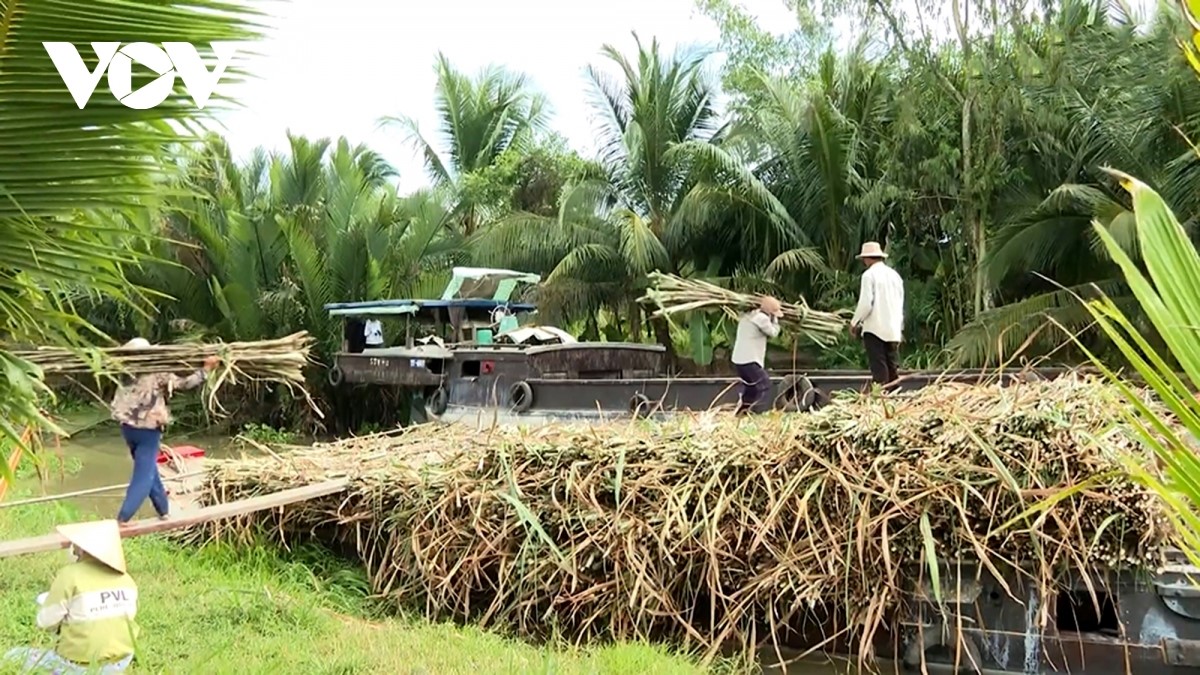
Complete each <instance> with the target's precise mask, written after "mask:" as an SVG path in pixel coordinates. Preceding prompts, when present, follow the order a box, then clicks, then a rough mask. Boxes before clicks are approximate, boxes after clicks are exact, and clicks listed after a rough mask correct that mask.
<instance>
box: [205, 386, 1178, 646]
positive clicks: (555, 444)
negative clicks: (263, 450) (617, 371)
mask: <svg viewBox="0 0 1200 675" xmlns="http://www.w3.org/2000/svg"><path fill="white" fill-rule="evenodd" d="M1118 400H1119V399H1118V398H1117V397H1116V395H1115V394H1114V392H1113V391H1112V390H1111V389H1110V388H1109V387H1108V386H1107V385H1105V384H1103V383H1100V382H1097V381H1093V380H1089V379H1085V378H1080V377H1074V376H1066V377H1063V378H1060V379H1057V380H1054V381H1049V382H1045V381H1043V382H1032V383H1021V384H1014V385H1011V386H1008V387H1004V388H1002V387H999V386H993V385H985V386H976V387H970V386H959V385H935V386H930V387H927V388H925V389H923V390H921V391H919V392H916V393H914V394H906V395H899V396H889V397H886V398H883V399H881V398H878V397H870V396H863V395H847V396H846V397H844V398H839V399H837V400H835V401H834V402H833V403H832V404H831V405H829V406H827V407H826V408H824V409H822V410H821V411H819V412H817V413H812V414H799V415H786V414H782V415H775V414H772V415H769V416H763V417H760V418H749V419H747V418H733V417H731V416H722V415H717V414H714V413H706V414H704V415H700V416H697V417H678V418H676V419H674V420H672V421H669V422H666V423H649V422H637V423H610V424H607V425H596V426H585V425H578V426H547V427H543V428H540V429H537V430H533V431H526V430H522V429H512V428H501V429H496V430H494V431H491V432H489V433H483V434H481V433H478V432H476V431H474V430H470V429H462V430H459V428H458V427H455V426H449V427H444V426H433V425H430V426H425V427H416V428H413V429H410V430H406V431H401V432H394V433H388V434H380V435H375V436H370V437H364V438H359V439H351V440H347V441H342V442H337V443H330V444H322V445H318V446H314V447H312V448H291V449H286V448H280V449H279V450H278V451H277V452H276V453H274V454H273V455H272V456H271V457H269V458H263V459H252V460H241V461H228V462H215V463H214V465H213V466H212V467H211V470H210V473H209V475H208V477H207V481H208V483H207V490H208V495H207V497H206V501H208V502H217V501H226V500H230V499H235V498H246V497H250V496H254V495H258V494H264V493H269V492H274V491H277V490H280V489H283V488H289V487H296V486H298V485H303V484H307V483H315V482H319V481H322V480H326V479H329V478H334V477H349V478H350V480H351V490H350V493H349V494H339V495H333V496H330V497H327V498H322V499H318V500H313V501H310V502H305V503H302V504H296V505H293V506H287V507H283V508H281V509H276V510H272V511H270V512H260V513H259V514H257V515H255V516H251V517H247V518H244V519H240V520H238V521H233V522H230V521H226V522H225V523H224V524H223V525H210V526H208V527H210V528H218V527H223V528H227V529H223V530H220V531H217V530H214V529H210V530H206V531H200V532H195V533H193V535H194V536H195V535H200V536H213V535H217V534H220V535H222V536H224V535H226V534H238V535H246V536H249V535H260V534H265V535H266V536H268V537H276V538H279V537H287V538H289V539H290V538H293V537H295V538H304V537H311V536H318V535H314V534H313V533H320V535H319V536H321V537H323V538H325V539H326V540H327V543H330V544H334V545H337V546H341V547H344V548H346V549H348V550H352V551H357V553H358V555H360V556H361V558H362V560H363V562H364V564H365V565H366V566H367V568H368V571H369V573H370V576H371V580H372V583H373V585H374V588H375V590H376V591H377V592H378V593H380V594H381V595H382V596H384V597H389V598H392V599H394V600H395V601H396V602H398V603H400V604H403V605H405V606H407V607H410V608H415V609H417V610H419V611H420V610H423V611H425V612H427V613H428V615H429V616H430V617H431V618H443V617H452V618H456V619H463V620H472V619H473V620H478V621H482V622H484V623H493V624H499V625H501V626H502V627H503V628H504V629H506V630H513V631H516V632H518V633H524V634H528V635H534V636H538V635H543V634H544V633H545V631H546V630H547V628H548V627H553V630H555V631H558V632H560V633H562V634H565V635H567V636H569V637H571V638H575V639H586V638H588V637H597V636H599V637H604V638H618V639H647V638H653V639H661V638H664V637H669V638H677V639H680V640H681V641H684V642H687V641H691V642H693V643H699V644H700V645H701V646H704V647H707V648H709V649H711V650H716V649H719V648H720V647H721V646H722V645H723V644H726V643H727V642H728V641H729V640H740V641H741V642H742V644H743V645H744V646H745V647H746V648H747V649H752V648H755V647H758V646H760V645H759V644H757V643H762V642H772V641H779V642H783V641H784V640H788V639H790V638H791V637H792V635H788V631H789V629H792V628H796V626H798V625H800V624H801V622H803V621H805V620H808V619H811V618H812V616H813V613H814V612H815V611H817V609H820V610H821V611H823V612H824V615H823V616H824V617H825V619H826V620H827V621H831V622H832V623H833V624H834V625H835V627H834V628H833V630H835V631H836V630H840V629H841V628H845V629H846V630H847V631H857V635H858V638H859V639H860V640H861V642H860V644H861V645H864V646H866V647H869V646H870V645H871V644H872V641H873V639H874V638H877V637H879V636H882V635H885V634H888V633H889V631H882V630H881V629H884V628H887V629H893V628H896V626H895V625H893V624H892V623H891V622H894V621H897V620H898V619H899V617H904V616H907V615H908V614H907V612H908V611H910V610H911V609H912V608H911V606H910V604H909V603H912V602H916V600H915V599H914V597H915V595H914V594H915V593H917V592H918V591H917V590H916V589H915V587H916V586H918V585H919V582H920V580H921V579H922V578H926V579H928V578H931V576H932V575H931V573H930V570H932V569H935V568H936V569H939V570H940V574H941V580H942V583H943V586H946V585H948V586H949V588H950V589H951V592H953V588H954V585H955V583H954V581H953V577H952V575H953V574H954V570H955V569H957V567H956V564H955V561H965V562H966V563H968V564H969V563H971V562H972V561H975V562H980V563H982V565H983V568H984V569H985V570H987V571H988V572H991V573H995V574H1000V575H1002V576H1004V577H1005V578H1006V579H1007V581H1006V582H1005V584H1004V585H1003V586H1002V587H1003V588H1012V589H1022V590H1020V594H1021V597H1019V598H1017V599H1016V601H1017V602H1026V601H1027V600H1028V598H1027V596H1025V595H1024V593H1025V591H1024V590H1023V589H1024V588H1026V587H1028V588H1032V589H1034V590H1036V591H1037V592H1038V593H1040V594H1041V597H1040V601H1041V604H1040V605H1038V606H1047V605H1046V604H1045V603H1046V602H1048V601H1052V600H1053V597H1054V595H1055V594H1056V593H1057V591H1058V589H1059V588H1060V587H1061V584H1064V583H1066V580H1067V579H1069V578H1071V575H1072V574H1082V575H1084V576H1085V579H1086V578H1087V577H1089V576H1090V577H1092V578H1091V579H1090V580H1088V583H1096V584H1098V583H1100V582H1099V580H1098V579H1096V578H1095V576H1096V575H1098V574H1102V573H1104V572H1105V571H1106V570H1108V569H1111V568H1114V567H1130V566H1132V567H1141V568H1144V567H1147V566H1149V567H1153V566H1155V565H1157V564H1159V562H1160V558H1159V554H1160V547H1161V545H1162V544H1163V542H1164V541H1165V540H1166V538H1167V537H1168V535H1169V532H1168V526H1167V525H1166V520H1165V519H1164V517H1163V515H1162V514H1161V512H1160V511H1159V506H1158V501H1157V500H1156V499H1155V497H1154V496H1153V495H1152V494H1150V493H1149V492H1147V491H1146V490H1143V489H1142V488H1140V487H1139V486H1138V485H1136V484H1135V483H1133V482H1131V481H1130V480H1129V479H1127V478H1126V477H1125V472H1124V471H1123V470H1122V464H1121V461H1122V460H1121V456H1127V457H1128V456H1134V457H1138V458H1141V457H1143V456H1144V453H1143V452H1142V450H1141V447H1140V446H1139V445H1138V444H1137V442H1136V441H1135V440H1134V438H1133V436H1132V435H1131V434H1129V433H1127V432H1126V429H1125V428H1124V427H1123V426H1122V422H1123V420H1122V417H1121V415H1122V413H1121V407H1120V405H1119V404H1118V403H1117V401H1118ZM1048 498H1049V500H1048V501H1047V499H1048ZM1039 503H1040V505H1039ZM230 530H232V532H231V531H230ZM931 560H936V561H938V564H937V565H936V566H935V565H931V564H930V561H931ZM1014 577H1019V579H1016V580H1014ZM970 581H971V579H963V582H964V583H969V582H970ZM944 592H945V591H944ZM1014 592H1016V590H1014ZM832 607H836V608H837V609H831V608H832ZM764 626H769V627H770V630H769V631H763V630H762V628H763V627H764ZM838 626H840V627H841V628H837V627H838ZM975 627H976V628H982V629H986V628H987V626H975ZM863 653H864V656H869V655H870V650H869V648H866V649H864V652H863Z"/></svg>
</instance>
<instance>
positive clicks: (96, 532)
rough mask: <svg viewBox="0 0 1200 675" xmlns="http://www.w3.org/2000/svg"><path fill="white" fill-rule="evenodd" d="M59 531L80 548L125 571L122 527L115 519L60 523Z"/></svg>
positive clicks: (112, 566)
mask: <svg viewBox="0 0 1200 675" xmlns="http://www.w3.org/2000/svg"><path fill="white" fill-rule="evenodd" d="M57 529H58V533H59V534H61V535H62V536H64V537H66V538H67V541H69V542H71V543H72V544H74V545H75V546H76V548H78V549H79V550H81V551H83V552H84V553H87V554H88V555H90V556H92V557H93V558H95V559H96V560H99V561H100V562H102V563H104V564H105V565H108V566H109V567H111V568H113V569H114V570H116V571H118V572H121V573H124V572H125V551H124V550H123V549H122V548H121V529H120V526H118V525H117V521H115V520H98V521H95V522H91V523H71V524H69V525H59V526H58V528H57Z"/></svg>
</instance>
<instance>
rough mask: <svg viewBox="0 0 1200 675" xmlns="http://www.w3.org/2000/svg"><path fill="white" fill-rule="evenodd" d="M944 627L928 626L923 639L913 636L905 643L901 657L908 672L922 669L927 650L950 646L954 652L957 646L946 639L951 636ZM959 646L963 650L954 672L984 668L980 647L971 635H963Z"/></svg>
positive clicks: (923, 632) (937, 625)
mask: <svg viewBox="0 0 1200 675" xmlns="http://www.w3.org/2000/svg"><path fill="white" fill-rule="evenodd" d="M942 632H943V631H942V629H941V626H940V625H939V624H935V625H934V626H927V627H926V629H925V630H924V631H922V635H921V637H922V638H924V639H921V638H919V637H917V636H913V638H912V640H911V641H910V642H909V643H908V644H907V645H905V648H904V652H903V656H902V657H901V660H900V663H901V667H902V668H903V669H904V670H905V671H908V672H913V671H919V670H920V669H921V661H922V657H923V656H924V654H925V652H928V651H929V650H930V649H933V648H934V647H949V648H950V653H951V654H954V652H955V648H954V646H953V645H952V644H951V641H950V640H948V639H946V638H947V637H949V636H945V635H943V634H942ZM959 639H960V643H959V646H960V647H961V649H962V651H961V652H959V658H958V670H957V671H953V669H952V668H951V669H950V670H952V671H953V672H958V673H963V674H965V673H977V672H979V671H980V670H981V669H982V668H983V659H982V658H981V657H980V654H979V648H978V647H976V646H975V641H974V640H972V639H971V638H970V636H967V635H963V636H961V637H960V638H959Z"/></svg>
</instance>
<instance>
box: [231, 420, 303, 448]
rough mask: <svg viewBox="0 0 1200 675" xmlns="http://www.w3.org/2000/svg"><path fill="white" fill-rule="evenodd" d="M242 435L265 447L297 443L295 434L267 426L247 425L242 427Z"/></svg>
mask: <svg viewBox="0 0 1200 675" xmlns="http://www.w3.org/2000/svg"><path fill="white" fill-rule="evenodd" d="M240 435H242V436H245V437H246V438H248V439H250V440H251V441H254V442H255V443H261V444H263V445H287V444H289V443H294V442H295V441H296V434H295V433H294V432H291V431H287V430H283V429H276V428H275V427H271V426H267V425H266V424H255V423H251V424H247V425H245V426H243V427H242V432H241V434H240Z"/></svg>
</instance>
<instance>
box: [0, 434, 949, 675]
mask: <svg viewBox="0 0 1200 675" xmlns="http://www.w3.org/2000/svg"><path fill="white" fill-rule="evenodd" d="M164 442H165V443H166V444H168V445H170V446H184V445H193V446H196V447H200V448H204V450H205V454H206V456H208V457H213V458H228V457H238V456H241V455H243V454H245V455H250V454H254V451H253V450H252V449H250V448H248V447H246V446H245V445H244V444H242V443H238V442H236V441H235V440H233V439H231V438H229V437H227V436H212V435H195V436H182V435H180V436H175V435H170V436H168V437H167V438H164ZM59 450H60V451H61V453H62V457H63V459H64V460H65V462H66V465H67V466H70V467H72V468H74V467H78V471H74V472H69V471H68V472H65V476H64V475H60V474H59V472H58V471H57V470H56V469H52V470H51V471H50V472H49V473H50V475H49V476H48V478H47V479H46V480H45V481H41V480H39V479H38V478H37V477H29V478H23V479H20V480H18V481H17V482H16V484H15V485H14V488H15V490H14V492H15V494H10V495H9V496H8V497H6V499H5V501H15V500H17V499H23V498H28V497H38V496H42V495H58V494H66V493H71V492H77V491H81V490H90V489H94V488H99V487H105V486H110V485H121V486H123V485H124V484H125V483H126V482H127V481H128V480H129V473H130V470H131V468H132V464H131V461H130V458H129V449H128V448H127V447H126V446H125V442H124V440H122V438H121V434H120V431H119V430H117V429H115V428H112V427H110V426H107V425H106V426H104V427H100V428H98V429H96V430H93V431H85V432H81V433H78V434H76V435H74V436H72V437H71V438H69V439H64V440H63V441H62V443H61V446H60V447H59ZM46 451H47V452H48V453H55V452H56V449H55V448H54V446H50V447H47V448H46ZM168 489H170V485H168ZM123 495H124V489H123V487H121V488H119V489H115V490H113V491H110V492H105V493H103V494H99V495H86V496H80V497H74V498H70V499H66V500H63V501H66V502H68V503H71V504H74V505H75V506H77V507H78V508H79V509H81V510H82V511H83V512H84V513H85V514H88V515H90V516H95V517H101V518H111V517H114V515H115V514H116V511H117V509H118V507H119V506H120V505H121V499H122V497H123ZM0 513H3V512H2V511H0ZM153 515H154V513H153V509H152V508H151V507H150V504H149V502H147V503H146V504H144V505H143V506H142V510H141V512H139V517H142V518H146V517H153ZM782 656H783V657H784V659H785V660H786V661H790V660H792V659H794V658H795V657H796V656H797V653H796V652H784V653H783V654H782ZM775 663H778V656H776V654H775V653H774V652H773V651H771V650H764V651H763V652H761V653H760V658H759V665H760V666H761V667H762V672H763V673H765V674H771V675H835V674H838V675H841V674H845V673H856V672H859V671H858V668H857V664H856V663H852V662H848V661H840V660H839V661H830V660H827V659H823V658H820V659H813V658H806V659H804V660H802V661H800V662H797V663H790V664H789V665H787V666H786V667H783V668H780V667H772V666H771V665H770V664H775ZM874 666H875V670H874V672H881V673H898V672H899V670H898V669H897V667H896V665H895V664H893V663H890V662H888V663H878V664H874ZM864 672H869V671H864ZM930 672H931V673H935V672H938V671H936V670H934V669H933V668H932V667H931V668H930Z"/></svg>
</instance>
